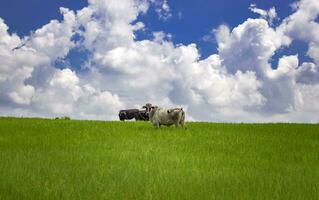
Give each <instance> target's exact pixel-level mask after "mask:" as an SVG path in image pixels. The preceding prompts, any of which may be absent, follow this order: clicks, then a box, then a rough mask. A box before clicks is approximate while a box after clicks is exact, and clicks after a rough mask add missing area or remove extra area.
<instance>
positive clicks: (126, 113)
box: [119, 104, 152, 121]
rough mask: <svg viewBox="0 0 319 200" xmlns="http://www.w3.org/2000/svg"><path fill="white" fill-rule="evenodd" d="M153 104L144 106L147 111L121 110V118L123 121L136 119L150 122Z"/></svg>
mask: <svg viewBox="0 0 319 200" xmlns="http://www.w3.org/2000/svg"><path fill="white" fill-rule="evenodd" d="M151 106H152V104H146V106H143V108H145V110H139V109H128V110H120V112H119V118H120V120H121V121H124V120H131V119H135V120H136V121H138V120H141V121H148V120H149V111H150V108H151Z"/></svg>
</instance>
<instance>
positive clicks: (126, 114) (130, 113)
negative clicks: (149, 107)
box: [119, 109, 139, 121]
mask: <svg viewBox="0 0 319 200" xmlns="http://www.w3.org/2000/svg"><path fill="white" fill-rule="evenodd" d="M138 112H139V110H138V109H128V110H120V112H119V118H120V120H121V121H124V120H130V119H133V118H135V116H136V115H137V114H136V113H138Z"/></svg>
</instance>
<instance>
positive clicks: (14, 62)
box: [0, 0, 319, 122]
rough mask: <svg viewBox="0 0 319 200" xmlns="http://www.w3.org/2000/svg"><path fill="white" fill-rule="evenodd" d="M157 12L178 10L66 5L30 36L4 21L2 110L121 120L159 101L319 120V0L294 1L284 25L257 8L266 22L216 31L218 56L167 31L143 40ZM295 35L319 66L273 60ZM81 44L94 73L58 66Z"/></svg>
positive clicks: (199, 115) (160, 5)
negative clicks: (139, 36) (148, 19)
mask: <svg viewBox="0 0 319 200" xmlns="http://www.w3.org/2000/svg"><path fill="white" fill-rule="evenodd" d="M149 9H155V11H156V12H157V13H158V15H159V18H161V19H164V20H166V19H168V18H169V17H170V16H171V10H170V7H169V5H168V2H167V1H166V0H164V1H153V0H148V1H147V0H123V1H117V0H89V5H88V6H87V7H84V8H83V9H81V10H78V11H71V10H69V9H66V8H61V9H60V11H61V14H62V15H63V20H61V21H58V20H52V21H51V22H49V23H48V24H47V25H44V26H43V27H41V28H39V29H37V30H35V31H34V32H32V34H31V35H30V36H26V37H24V38H20V37H19V36H17V35H15V34H10V33H8V26H7V25H6V24H5V23H4V21H3V20H2V19H0V58H1V59H0V73H1V76H0V83H1V84H0V102H1V104H0V108H1V112H0V114H6V115H28V116H39V115H40V116H50V117H52V116H56V115H70V116H71V117H75V118H82V119H83V118H84V119H116V117H117V112H118V110H119V109H121V108H124V107H128V108H129V107H139V106H142V104H144V103H147V102H151V103H154V104H157V105H161V106H167V107H168V106H172V107H173V106H183V107H184V108H185V109H186V110H187V115H188V116H189V119H192V120H205V121H307V122H314V121H316V120H319V119H318V116H317V113H318V111H319V103H316V99H317V98H318V94H319V78H318V77H319V74H318V72H319V70H318V57H319V56H317V53H318V52H319V51H318V49H317V46H318V45H317V44H319V39H318V37H317V35H316V34H315V33H316V32H318V31H317V29H318V23H317V22H316V19H317V16H318V13H319V5H318V2H317V1H315V0H301V1H300V2H298V3H296V4H295V10H294V13H293V14H291V15H290V16H288V17H287V18H285V19H283V21H282V23H281V24H279V25H278V26H277V27H273V26H274V25H273V24H272V22H273V20H275V19H276V18H277V14H276V11H275V9H274V8H271V9H270V10H268V11H266V10H261V9H259V8H257V7H256V5H254V4H252V5H251V6H250V8H249V9H251V10H252V11H253V12H255V13H258V14H260V15H261V18H257V19H247V20H246V21H244V22H243V23H241V24H239V25H238V26H236V27H234V28H233V29H231V28H230V27H228V26H227V25H221V26H219V27H217V28H215V29H213V31H212V32H211V35H214V37H215V38H214V40H215V41H216V43H217V48H218V53H217V54H214V55H211V56H209V57H208V58H206V59H200V54H199V51H198V48H197V46H196V44H187V45H186V44H175V43H174V42H173V41H172V36H171V35H170V34H169V33H165V32H163V31H154V32H153V38H152V39H151V40H146V39H145V40H136V36H135V34H136V31H138V30H143V29H144V28H145V24H144V23H143V22H142V21H138V16H139V15H142V14H147V12H148V10H149ZM300 27H303V28H302V29H300ZM74 36H77V37H79V38H80V39H79V40H78V41H74V40H73V37H74ZM293 40H302V41H304V42H306V43H307V44H308V46H309V49H308V53H307V55H308V56H309V57H310V58H312V59H313V62H306V63H300V61H299V60H298V55H285V56H283V57H282V58H280V59H279V62H278V66H272V65H271V64H270V60H271V58H272V56H273V55H275V54H276V51H277V50H279V49H282V48H289V45H290V44H291V42H292V41H293ZM73 48H84V49H85V50H87V51H88V52H89V54H88V59H87V60H86V64H85V66H86V70H85V71H77V70H76V69H77V68H76V66H75V67H72V68H71V66H70V67H68V66H65V68H64V69H58V68H56V67H55V62H56V60H63V59H65V57H66V56H67V55H68V53H69V51H70V50H71V49H73ZM71 69H72V70H71Z"/></svg>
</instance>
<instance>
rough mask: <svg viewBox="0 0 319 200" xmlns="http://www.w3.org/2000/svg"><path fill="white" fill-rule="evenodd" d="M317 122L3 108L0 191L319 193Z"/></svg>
mask: <svg viewBox="0 0 319 200" xmlns="http://www.w3.org/2000/svg"><path fill="white" fill-rule="evenodd" d="M318 197H319V125H303V124H220V123H188V129H187V130H183V129H179V128H175V127H170V128H162V129H158V130H156V129H154V128H153V127H152V126H151V125H150V124H149V123H146V122H124V123H123V122H101V121H100V122H98V121H76V120H47V119H19V118H0V199H163V200H165V199H318Z"/></svg>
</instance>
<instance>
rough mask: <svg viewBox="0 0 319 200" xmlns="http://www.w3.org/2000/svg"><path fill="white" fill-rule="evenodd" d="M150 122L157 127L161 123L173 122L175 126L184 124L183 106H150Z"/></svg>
mask: <svg viewBox="0 0 319 200" xmlns="http://www.w3.org/2000/svg"><path fill="white" fill-rule="evenodd" d="M149 117H150V122H151V123H152V124H153V125H154V126H155V127H157V128H159V127H160V126H161V125H165V126H171V125H173V124H175V126H176V127H178V126H179V125H181V126H182V127H184V126H185V112H184V111H183V108H172V109H164V108H159V107H152V108H151V111H150V113H149Z"/></svg>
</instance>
